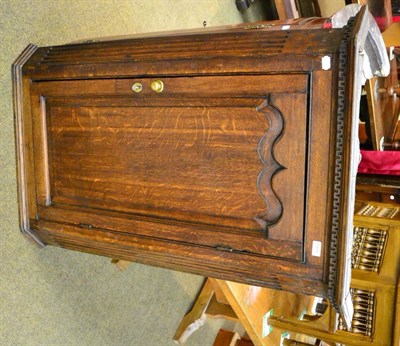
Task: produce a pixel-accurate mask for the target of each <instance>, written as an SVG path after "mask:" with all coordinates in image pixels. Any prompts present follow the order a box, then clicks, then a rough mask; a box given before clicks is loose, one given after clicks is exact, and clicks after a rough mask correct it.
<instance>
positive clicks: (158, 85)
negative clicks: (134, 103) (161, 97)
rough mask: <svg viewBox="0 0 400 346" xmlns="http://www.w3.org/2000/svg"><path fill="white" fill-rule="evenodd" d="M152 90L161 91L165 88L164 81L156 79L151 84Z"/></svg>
mask: <svg viewBox="0 0 400 346" xmlns="http://www.w3.org/2000/svg"><path fill="white" fill-rule="evenodd" d="M150 87H151V90H153V91H155V92H156V93H160V92H162V91H163V90H164V83H163V82H162V81H160V80H155V81H154V82H152V83H151V85H150Z"/></svg>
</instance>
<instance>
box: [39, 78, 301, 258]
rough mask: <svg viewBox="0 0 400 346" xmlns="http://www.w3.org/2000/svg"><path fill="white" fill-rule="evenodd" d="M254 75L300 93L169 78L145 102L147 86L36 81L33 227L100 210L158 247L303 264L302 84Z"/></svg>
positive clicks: (90, 220) (110, 222)
mask: <svg viewBox="0 0 400 346" xmlns="http://www.w3.org/2000/svg"><path fill="white" fill-rule="evenodd" d="M257 79H258V80H259V81H261V82H265V83H268V84H269V85H270V86H269V88H271V89H275V91H280V90H283V88H287V89H288V90H296V91H301V92H298V93H290V94H283V93H279V92H278V93H276V92H275V93H271V94H265V90H266V89H267V90H268V87H267V88H265V87H264V86H263V85H262V84H259V83H255V80H254V76H248V77H243V76H235V77H233V76H232V77H204V80H202V78H175V79H168V80H167V81H166V83H165V88H166V93H165V94H164V93H163V94H160V95H158V94H155V93H154V92H153V95H152V97H149V96H148V94H149V92H151V90H147V89H146V87H147V88H148V87H149V85H150V84H151V81H152V80H150V79H140V82H141V83H143V84H142V85H144V86H145V87H144V88H143V91H144V92H143V94H142V93H141V94H136V93H134V92H133V91H132V90H131V89H130V86H131V85H132V83H133V82H134V80H131V81H129V83H127V81H123V80H115V81H103V85H104V86H103V87H102V86H101V82H99V83H98V85H99V87H98V88H97V89H96V88H95V86H94V85H93V83H92V82H84V81H76V82H75V81H72V82H68V81H66V82H42V83H37V84H34V85H33V89H34V90H35V93H36V97H35V100H36V101H37V104H36V112H37V118H36V119H38V120H37V124H35V130H34V133H35V134H36V137H35V138H36V141H37V142H38V146H37V147H38V148H41V149H40V150H38V154H37V155H36V163H37V164H36V169H37V172H36V175H37V180H38V181H41V184H39V185H37V194H38V196H42V197H41V199H39V204H41V206H42V207H49V208H48V209H46V208H40V209H39V214H38V216H39V219H42V218H43V219H48V220H54V221H61V222H66V220H69V222H73V223H75V224H84V225H91V226H92V227H93V226H95V225H96V224H97V223H98V220H99V216H98V213H99V212H101V213H104V212H107V211H108V212H109V213H111V214H110V216H109V217H107V216H106V215H107V214H102V218H103V219H105V220H103V221H102V225H103V227H106V228H110V229H112V230H121V228H124V227H123V226H121V225H120V223H124V224H126V225H131V228H130V230H129V232H130V233H134V234H141V235H153V236H154V230H153V229H152V227H151V225H150V224H149V226H148V227H146V226H143V224H140V223H138V220H141V219H143V218H145V219H146V220H148V221H149V222H156V221H157V222H158V223H161V224H164V226H162V225H158V226H157V234H158V236H159V237H163V238H166V239H171V240H174V241H182V242H190V243H194V244H198V245H202V246H212V247H217V248H221V249H226V250H229V251H244V252H248V253H254V254H259V255H269V256H280V257H289V258H293V259H294V260H298V261H300V260H302V258H303V253H304V244H303V236H304V235H303V229H304V222H305V219H304V215H305V207H306V200H305V199H304V195H305V183H306V180H305V179H306V175H305V172H307V162H306V152H307V148H306V138H307V134H306V129H307V122H308V115H307V109H306V105H307V96H306V94H305V93H304V92H303V91H305V90H306V88H307V80H308V77H307V75H296V76H293V77H292V78H288V77H286V76H277V75H271V76H257ZM277 80H280V81H282V80H287V83H286V84H280V85H281V86H280V87H278V86H277ZM241 84H243V85H244V87H243V89H244V90H247V92H245V96H241V97H238V96H236V97H235V96H234V94H235V93H237V92H238V87H239V86H240V85H241ZM107 87H108V88H109V89H107ZM209 88H211V89H212V90H214V92H213V94H214V97H212V98H209V97H207V94H208V93H209V92H210V90H209ZM146 90H147V91H146ZM93 94H95V95H96V96H95V97H93V96H92V95H93ZM186 94H193V95H198V96H197V97H195V96H191V97H189V98H188V97H187V96H186ZM246 94H247V95H246ZM128 95H129V96H130V97H127V96H128ZM261 95H263V96H261ZM218 96H219V97H218ZM299 104H302V105H303V106H301V107H299V106H296V105H299ZM293 109H295V111H293ZM292 119H295V121H292ZM299 134H301V136H300V137H297V136H298V135H299ZM289 147H290V148H291V150H287V148H289ZM71 207H72V208H75V210H69V211H67V210H66V208H70V209H71ZM76 208H80V209H81V210H82V211H84V212H85V216H84V217H83V216H82V215H81V214H79V213H78V212H77V210H76ZM55 210H57V212H55ZM116 212H118V213H120V214H119V215H115V213H116ZM91 213H92V214H93V217H90V214H91ZM63 215H64V216H63ZM111 215H113V216H114V215H115V216H117V217H118V218H119V222H115V217H114V218H112V216H111ZM134 225H135V226H134ZM154 226H155V225H154ZM154 226H153V227H154ZM177 226H178V228H177ZM190 227H196V230H193V229H191V228H190ZM256 239H257V241H255V240H256ZM272 239H276V240H277V241H276V242H273V241H272ZM288 239H290V241H288ZM279 240H285V242H283V241H279Z"/></svg>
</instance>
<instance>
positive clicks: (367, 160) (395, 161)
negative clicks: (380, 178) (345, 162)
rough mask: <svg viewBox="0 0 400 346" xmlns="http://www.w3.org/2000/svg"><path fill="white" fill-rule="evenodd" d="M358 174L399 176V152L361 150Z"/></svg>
mask: <svg viewBox="0 0 400 346" xmlns="http://www.w3.org/2000/svg"><path fill="white" fill-rule="evenodd" d="M361 155H362V159H361V162H360V164H359V166H358V172H359V173H365V174H386V175H400V151H367V150H361Z"/></svg>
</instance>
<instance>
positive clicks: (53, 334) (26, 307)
mask: <svg viewBox="0 0 400 346" xmlns="http://www.w3.org/2000/svg"><path fill="white" fill-rule="evenodd" d="M336 1H337V0H336ZM326 2H329V0H326ZM332 2H335V1H331V2H330V3H332ZM329 10H330V9H328V11H329ZM260 13H261V11H260V7H259V6H255V7H253V9H252V10H251V11H250V12H248V13H246V14H245V15H244V16H243V15H241V14H240V13H239V12H238V11H237V10H236V7H235V5H234V0H142V1H139V0H131V1H126V0H70V1H68V0H30V1H29V0H24V1H23V0H1V1H0V37H1V51H0V57H1V61H0V68H1V70H0V71H1V73H0V78H1V79H0V83H1V84H0V92H1V96H0V117H1V119H0V145H1V147H0V148H1V150H0V167H1V177H0V194H1V195H0V213H1V214H0V241H1V242H0V345H7V346H8V345H140V346H142V345H143V346H145V345H152V346H153V345H154V346H158V345H174V343H173V341H172V340H171V338H172V336H173V335H174V332H175V329H176V327H177V325H178V323H179V321H180V319H181V317H182V316H183V315H184V314H185V312H186V311H187V310H188V309H189V308H190V306H191V303H192V301H193V300H194V298H195V297H196V295H197V293H198V291H199V289H200V287H201V285H202V283H203V280H204V278H202V277H199V276H193V275H189V274H183V273H178V272H174V271H168V270H165V269H158V268H153V267H149V266H144V265H140V264H132V265H131V266H130V267H129V268H128V270H127V271H125V272H118V271H117V270H116V269H115V268H114V266H112V265H111V264H110V261H109V259H107V258H102V257H98V256H93V255H87V254H82V253H77V252H70V251H66V250H62V249H59V248H51V247H47V248H45V249H39V248H37V247H35V246H34V245H33V244H31V243H30V242H29V241H28V240H27V239H25V238H24V237H23V236H22V235H21V234H20V232H19V225H18V210H17V193H16V173H15V170H16V169H15V146H14V123H13V109H12V96H11V91H12V85H11V64H12V62H13V61H14V60H15V59H16V58H17V56H18V55H19V54H20V53H21V52H22V50H23V49H24V48H25V47H26V46H27V45H28V44H29V43H34V44H36V45H39V46H46V45H54V44H63V43H67V42H69V41H75V40H79V39H85V38H91V37H101V36H112V35H122V34H130V33H138V32H151V31H161V30H176V29H184V28H194V27H202V25H203V22H204V21H207V25H208V26H217V25H224V24H234V23H240V22H243V21H254V20H260V19H262V16H261V14H260ZM327 14H330V13H327ZM221 325H222V322H221V321H211V322H207V323H206V325H205V326H203V327H202V329H201V330H199V331H198V332H196V333H195V334H194V335H193V336H192V337H191V338H190V339H189V341H188V342H187V345H189V346H190V345H201V346H207V345H212V342H213V340H214V338H215V335H216V332H217V330H218V329H219V327H220V326H221Z"/></svg>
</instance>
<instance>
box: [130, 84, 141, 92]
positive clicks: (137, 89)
mask: <svg viewBox="0 0 400 346" xmlns="http://www.w3.org/2000/svg"><path fill="white" fill-rule="evenodd" d="M132 90H133V91H134V92H135V93H140V92H141V91H142V90H143V85H142V83H139V82H136V83H133V85H132Z"/></svg>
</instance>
